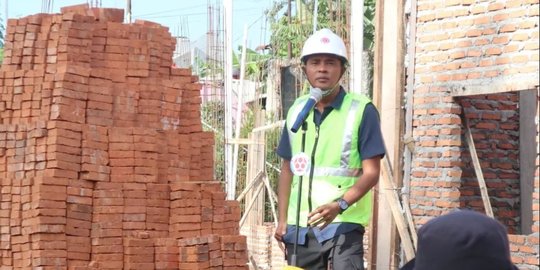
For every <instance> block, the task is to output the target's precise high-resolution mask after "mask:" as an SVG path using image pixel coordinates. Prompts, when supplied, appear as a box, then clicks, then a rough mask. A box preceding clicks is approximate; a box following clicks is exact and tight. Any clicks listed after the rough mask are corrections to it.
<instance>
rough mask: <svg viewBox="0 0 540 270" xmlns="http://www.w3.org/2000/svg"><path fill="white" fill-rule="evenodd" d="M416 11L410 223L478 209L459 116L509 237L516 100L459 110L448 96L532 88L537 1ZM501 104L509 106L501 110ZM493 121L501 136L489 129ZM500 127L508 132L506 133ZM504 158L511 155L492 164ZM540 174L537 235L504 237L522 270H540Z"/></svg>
mask: <svg viewBox="0 0 540 270" xmlns="http://www.w3.org/2000/svg"><path fill="white" fill-rule="evenodd" d="M417 5H418V6H417V8H418V12H417V18H416V24H417V37H416V55H415V59H416V65H415V67H414V68H415V78H414V79H415V82H414V104H413V107H414V108H413V137H414V139H415V153H414V155H413V160H412V171H411V174H412V175H411V200H410V201H411V208H412V211H413V215H414V218H415V222H416V224H417V225H419V226H421V225H422V224H424V223H425V222H426V221H427V220H429V219H431V218H433V217H436V216H438V215H441V214H443V213H446V212H448V211H451V210H452V209H455V208H460V207H473V208H475V209H477V210H479V211H482V210H483V206H482V205H481V201H480V197H479V196H478V195H479V191H478V188H477V184H476V183H475V182H476V178H475V176H474V172H473V171H472V170H471V165H470V157H469V154H468V152H467V151H464V150H465V149H467V147H466V142H465V140H464V138H463V137H462V134H463V131H464V130H463V123H462V121H461V119H460V115H461V114H462V112H463V111H464V112H465V113H466V114H467V115H468V118H470V120H471V125H472V126H473V133H474V137H475V143H476V145H477V148H478V146H480V147H479V149H478V151H479V154H480V155H481V159H482V160H483V170H484V174H485V175H486V176H487V179H486V180H487V184H488V187H489V188H490V194H492V197H491V202H492V203H493V204H494V208H495V209H494V210H495V214H496V215H497V217H498V219H499V220H501V221H502V222H503V223H504V224H505V225H506V226H507V227H508V229H509V232H510V233H514V232H515V231H517V229H516V227H517V226H518V224H517V223H519V220H518V216H519V214H518V213H516V211H518V210H519V203H520V202H519V180H518V179H519V176H517V178H516V176H515V174H516V172H517V171H519V164H518V163H517V162H516V161H515V160H511V157H512V156H515V155H519V151H518V150H517V151H518V152H517V153H516V148H515V146H516V145H518V142H516V141H515V139H516V130H517V129H515V127H516V125H518V123H516V122H515V120H516V119H519V116H518V115H517V114H516V112H515V111H513V112H512V110H514V109H515V108H514V106H515V101H516V100H515V98H514V96H515V94H509V95H507V94H496V95H487V96H486V95H484V96H475V97H461V98H459V100H461V102H458V99H455V98H454V97H452V95H451V94H452V93H456V90H458V91H457V92H459V89H463V90H471V89H472V90H481V91H486V90H488V91H489V90H490V89H493V90H497V91H498V92H504V91H512V90H529V89H531V88H535V87H536V86H538V71H539V43H538V38H539V27H538V19H539V17H538V14H539V4H538V0H513V1H500V0H493V1H482V0H455V1H431V0H429V1H428V0H418V1H417ZM484 93H486V92H484ZM507 103H509V104H508V106H509V107H504V108H503V107H502V106H500V105H507ZM486 105H489V106H492V105H493V107H489V106H488V107H489V108H488V107H486ZM495 105H496V106H495ZM498 117H500V119H499V118H498ZM536 119H538V118H536ZM495 122H496V123H497V127H499V128H498V129H492V128H490V127H492V126H493V124H495ZM506 124H508V125H510V126H512V125H513V126H512V127H511V128H508V129H507V128H505V127H503V126H504V125H506ZM536 127H537V129H538V121H536ZM488 129H489V131H490V133H489V134H488V133H487V132H486V131H487V130H488ZM492 134H493V135H492ZM503 142H506V144H505V143H503ZM493 145H497V147H495V148H493ZM536 145H537V146H538V141H537V144H536ZM494 149H495V150H494ZM503 153H504V154H505V155H508V156H506V157H505V158H502V159H501V158H500V159H497V158H496V157H495V155H497V154H499V155H502V154H503ZM537 160H538V159H537ZM488 165H489V166H488ZM538 171H539V169H538V161H537V163H536V173H535V182H534V183H535V185H534V186H535V187H534V193H533V221H534V225H533V232H534V233H533V234H531V235H514V234H511V235H510V240H511V242H512V243H511V244H512V255H513V257H512V258H513V260H514V262H516V263H517V264H518V265H519V267H520V269H538V264H539V261H538V249H537V245H538V231H539V230H538V227H539V224H540V222H539V209H538V207H537V206H534V205H538V203H539V200H538V198H539V184H538V182H539V181H538V174H539V173H538Z"/></svg>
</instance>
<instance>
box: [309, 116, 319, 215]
mask: <svg viewBox="0 0 540 270" xmlns="http://www.w3.org/2000/svg"><path fill="white" fill-rule="evenodd" d="M318 143H319V126H315V143H314V144H313V151H311V166H310V168H309V190H308V205H309V212H310V213H311V211H313V207H312V202H311V186H312V184H313V172H314V171H315V152H316V151H317V144H318Z"/></svg>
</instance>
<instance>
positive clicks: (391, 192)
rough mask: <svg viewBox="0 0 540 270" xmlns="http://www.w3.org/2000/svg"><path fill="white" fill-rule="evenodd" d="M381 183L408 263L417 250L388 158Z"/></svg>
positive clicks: (385, 159)
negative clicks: (404, 215)
mask: <svg viewBox="0 0 540 270" xmlns="http://www.w3.org/2000/svg"><path fill="white" fill-rule="evenodd" d="M380 183H381V192H383V193H384V195H385V197H386V199H387V200H388V202H389V206H390V210H391V212H392V217H393V218H394V221H395V222H396V227H397V230H398V232H399V236H400V238H401V245H402V247H403V251H404V253H405V259H406V260H407V261H409V260H411V259H412V258H414V256H415V255H414V254H415V251H414V250H415V249H414V245H413V241H412V238H411V235H410V232H409V226H408V225H407V221H406V220H405V218H404V217H403V206H402V205H401V203H400V201H399V196H398V189H397V188H396V187H395V186H394V180H393V177H392V170H391V168H390V162H389V160H388V158H387V157H385V158H384V162H383V177H382V181H381V182H380Z"/></svg>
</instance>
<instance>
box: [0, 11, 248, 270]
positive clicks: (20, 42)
mask: <svg viewBox="0 0 540 270" xmlns="http://www.w3.org/2000/svg"><path fill="white" fill-rule="evenodd" d="M122 21H123V10H117V9H88V8H87V6H86V5H82V6H74V7H69V8H64V9H62V13H61V14H38V15H34V16H28V17H25V18H21V19H17V20H9V21H8V27H7V35H6V39H5V40H6V44H5V54H4V55H5V58H4V63H3V65H2V67H1V69H0V116H1V118H0V179H1V193H0V226H1V227H0V253H1V254H0V255H1V261H0V265H1V266H0V268H1V269H77V270H83V269H139V270H140V269H247V266H246V263H247V250H246V239H245V237H244V236H241V235H239V228H238V221H239V219H240V207H239V205H238V203H237V202H236V201H226V200H225V194H224V192H223V190H222V187H221V184H220V183H219V182H216V181H214V179H213V169H212V167H213V151H212V147H213V145H214V141H213V134H211V133H208V132H203V131H202V129H201V122H200V94H199V90H200V86H199V85H198V84H197V83H196V81H197V78H195V77H193V76H192V75H191V71H190V70H188V69H175V68H171V65H172V53H173V49H174V39H172V38H171V35H170V33H168V31H167V29H166V28H164V27H162V26H159V25H157V24H154V23H150V22H144V21H138V22H136V23H134V24H123V23H122Z"/></svg>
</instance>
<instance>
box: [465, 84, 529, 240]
mask: <svg viewBox="0 0 540 270" xmlns="http://www.w3.org/2000/svg"><path fill="white" fill-rule="evenodd" d="M459 101H460V103H461V105H462V107H463V110H464V113H465V117H466V118H467V120H468V122H469V125H470V128H471V133H472V136H473V139H474V145H475V148H476V152H477V155H478V159H479V161H480V166H481V168H482V173H483V177H484V179H485V182H486V186H487V191H488V194H489V198H490V203H491V206H492V209H493V214H494V217H495V218H496V219H497V220H499V221H500V222H501V223H503V224H504V225H505V226H506V227H507V229H508V232H509V233H510V234H529V233H531V231H532V224H533V222H532V220H533V215H532V200H533V197H532V194H533V192H534V186H533V184H534V177H535V176H534V175H535V171H536V170H538V168H537V165H536V158H537V156H538V141H537V136H538V135H537V133H538V121H535V119H537V117H538V115H537V111H538V110H537V108H538V90H537V89H534V90H527V91H519V92H507V93H497V94H487V95H476V96H467V97H461V98H460V99H459ZM463 133H464V132H463ZM463 142H465V139H463ZM462 145H463V146H462V147H463V149H462V151H461V152H462V155H463V156H462V160H463V163H462V172H463V173H462V185H461V188H460V192H461V197H460V204H461V207H462V208H470V209H474V210H476V211H480V212H485V208H484V204H483V201H482V197H481V193H480V188H479V184H478V180H477V177H476V174H475V171H474V167H473V163H472V160H471V154H470V152H469V149H468V147H467V144H466V143H463V144H462Z"/></svg>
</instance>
